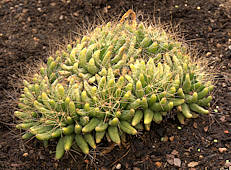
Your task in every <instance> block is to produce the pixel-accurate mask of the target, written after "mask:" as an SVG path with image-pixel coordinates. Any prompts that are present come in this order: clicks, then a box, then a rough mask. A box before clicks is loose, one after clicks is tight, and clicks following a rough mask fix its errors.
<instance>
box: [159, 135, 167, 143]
mask: <svg viewBox="0 0 231 170" xmlns="http://www.w3.org/2000/svg"><path fill="white" fill-rule="evenodd" d="M160 141H161V142H167V141H168V137H167V136H164V137H161V139H160Z"/></svg>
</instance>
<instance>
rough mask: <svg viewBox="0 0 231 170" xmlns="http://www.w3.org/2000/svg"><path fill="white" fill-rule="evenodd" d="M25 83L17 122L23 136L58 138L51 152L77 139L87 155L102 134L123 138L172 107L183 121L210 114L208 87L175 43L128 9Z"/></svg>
mask: <svg viewBox="0 0 231 170" xmlns="http://www.w3.org/2000/svg"><path fill="white" fill-rule="evenodd" d="M130 14H132V17H133V21H132V23H129V22H127V21H125V18H126V17H127V16H128V15H130ZM24 86H25V88H24V93H23V94H22V95H21V97H20V99H19V108H20V109H19V110H18V111H16V112H15V116H16V117H18V118H19V119H20V121H21V123H19V124H18V125H17V126H16V127H17V128H19V129H24V130H26V133H25V135H23V138H24V139H28V138H31V137H33V136H35V137H36V138H37V139H39V140H44V141H48V140H50V139H53V138H58V141H59V142H58V143H57V149H56V159H60V158H61V157H62V156H63V154H64V152H65V151H68V150H70V148H71V146H72V144H73V143H74V142H76V144H77V146H79V148H80V149H81V150H82V151H83V153H85V154H88V153H89V146H90V147H91V148H93V149H95V147H96V143H99V142H100V141H101V140H102V139H103V138H104V137H105V139H107V140H108V141H109V142H110V141H113V142H115V143H116V144H120V143H121V138H123V135H124V133H125V134H130V135H136V134H137V132H138V130H140V129H143V125H144V127H145V129H146V130H150V128H151V123H152V122H154V123H157V124H159V123H161V121H162V120H163V119H164V117H166V116H168V115H170V114H173V115H176V116H177V118H178V119H179V121H180V122H181V123H183V122H184V119H185V118H192V117H193V116H192V114H193V112H197V113H201V114H207V113H208V110H206V109H205V108H204V107H206V106H209V103H210V101H211V100H212V96H211V92H212V90H213V85H211V83H210V82H206V76H204V75H203V74H202V73H201V69H200V67H199V66H198V65H197V64H196V63H195V62H192V61H191V59H190V57H189V55H188V54H187V51H186V48H185V47H184V46H183V45H182V44H181V43H180V42H178V41H176V40H174V39H173V38H172V37H171V36H169V35H168V34H166V32H165V31H163V30H160V29H158V28H155V27H146V26H145V24H143V23H140V24H137V23H136V21H135V13H134V12H133V11H131V10H129V11H128V12H127V13H126V14H125V15H124V16H123V18H122V19H121V22H120V23H114V24H112V23H110V22H109V23H107V24H106V25H103V26H100V27H97V28H96V29H95V30H94V31H93V32H92V33H90V34H89V35H86V36H84V37H83V38H82V39H81V40H80V41H78V42H76V44H74V45H68V46H67V50H66V51H57V52H56V57H54V58H53V57H49V58H48V61H47V65H46V66H45V67H42V68H41V69H40V74H36V75H34V78H33V80H32V82H30V83H29V82H27V81H24ZM74 139H75V140H74Z"/></svg>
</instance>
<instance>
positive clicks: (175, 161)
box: [173, 158, 181, 167]
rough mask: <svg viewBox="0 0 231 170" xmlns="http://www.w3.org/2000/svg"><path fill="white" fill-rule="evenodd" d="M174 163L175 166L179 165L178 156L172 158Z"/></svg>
mask: <svg viewBox="0 0 231 170" xmlns="http://www.w3.org/2000/svg"><path fill="white" fill-rule="evenodd" d="M173 161H174V165H175V166H177V167H181V160H180V159H179V158H174V160H173Z"/></svg>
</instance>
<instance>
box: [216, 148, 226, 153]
mask: <svg viewBox="0 0 231 170" xmlns="http://www.w3.org/2000/svg"><path fill="white" fill-rule="evenodd" d="M218 150H219V152H220V153H223V152H225V151H227V148H219V149H218Z"/></svg>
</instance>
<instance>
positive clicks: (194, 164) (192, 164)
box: [188, 161, 199, 168]
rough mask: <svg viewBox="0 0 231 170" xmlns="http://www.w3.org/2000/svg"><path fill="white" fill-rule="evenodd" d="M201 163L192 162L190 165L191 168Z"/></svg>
mask: <svg viewBox="0 0 231 170" xmlns="http://www.w3.org/2000/svg"><path fill="white" fill-rule="evenodd" d="M198 164H199V163H198V162H194V161H193V162H190V163H189V164H188V167H189V168H194V167H195V166H197V165H198Z"/></svg>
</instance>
